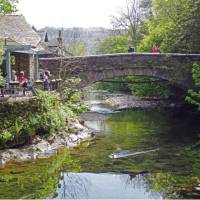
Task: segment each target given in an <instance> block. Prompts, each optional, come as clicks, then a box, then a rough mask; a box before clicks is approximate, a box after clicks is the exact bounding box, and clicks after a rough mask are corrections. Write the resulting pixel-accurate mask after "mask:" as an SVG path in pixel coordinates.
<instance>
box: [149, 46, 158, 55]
mask: <svg viewBox="0 0 200 200" xmlns="http://www.w3.org/2000/svg"><path fill="white" fill-rule="evenodd" d="M158 52H159V51H158V47H156V46H154V47H152V48H151V53H158Z"/></svg>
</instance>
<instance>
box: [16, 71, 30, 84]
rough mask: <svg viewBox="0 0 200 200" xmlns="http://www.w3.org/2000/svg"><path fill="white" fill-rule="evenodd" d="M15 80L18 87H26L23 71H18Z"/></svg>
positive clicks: (26, 81)
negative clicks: (17, 82)
mask: <svg viewBox="0 0 200 200" xmlns="http://www.w3.org/2000/svg"><path fill="white" fill-rule="evenodd" d="M17 80H18V81H19V85H20V86H21V87H26V86H27V83H28V79H27V78H26V77H25V75H24V71H20V73H19V75H18V76H17Z"/></svg>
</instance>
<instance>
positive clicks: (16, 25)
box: [0, 15, 41, 47]
mask: <svg viewBox="0 0 200 200" xmlns="http://www.w3.org/2000/svg"><path fill="white" fill-rule="evenodd" d="M0 38H10V39H12V40H14V41H16V42H17V43H20V44H22V45H30V46H31V47H37V46H38V44H39V43H40V41H41V38H40V36H39V35H38V34H37V33H36V32H35V31H34V30H33V29H32V27H31V26H30V25H29V24H28V23H27V22H26V19H25V18H24V16H22V15H0Z"/></svg>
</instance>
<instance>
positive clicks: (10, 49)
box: [0, 15, 44, 81]
mask: <svg viewBox="0 0 200 200" xmlns="http://www.w3.org/2000/svg"><path fill="white" fill-rule="evenodd" d="M0 45H1V46H3V48H4V50H5V57H4V61H3V64H2V66H1V68H2V70H3V73H4V75H5V76H6V77H7V80H8V81H10V80H11V70H12V69H14V70H16V71H17V73H19V72H20V71H22V70H23V71H24V72H25V75H26V76H27V78H29V79H37V77H38V67H39V66H38V54H39V52H40V51H43V50H44V49H43V47H42V45H41V37H40V36H39V35H38V33H36V32H35V31H34V30H33V29H32V27H31V26H30V25H29V24H28V23H27V22H26V20H25V18H24V17H23V16H22V15H1V16H0Z"/></svg>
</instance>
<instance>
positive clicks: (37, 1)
mask: <svg viewBox="0 0 200 200" xmlns="http://www.w3.org/2000/svg"><path fill="white" fill-rule="evenodd" d="M125 2H126V0H19V3H18V7H17V8H18V10H19V11H18V13H19V14H22V15H24V16H25V18H26V20H27V21H28V22H29V24H31V25H34V26H35V27H36V28H43V27H45V26H53V27H63V28H69V27H83V28H88V27H105V28H109V27H110V16H111V15H115V14H116V13H117V11H119V8H120V7H123V6H124V5H125Z"/></svg>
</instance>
